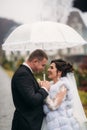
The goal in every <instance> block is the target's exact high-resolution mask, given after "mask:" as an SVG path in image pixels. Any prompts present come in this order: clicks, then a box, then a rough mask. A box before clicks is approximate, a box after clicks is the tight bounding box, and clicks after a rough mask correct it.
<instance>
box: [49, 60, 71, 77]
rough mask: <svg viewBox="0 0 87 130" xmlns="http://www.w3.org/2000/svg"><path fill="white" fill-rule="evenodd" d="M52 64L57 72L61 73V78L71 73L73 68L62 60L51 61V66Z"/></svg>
mask: <svg viewBox="0 0 87 130" xmlns="http://www.w3.org/2000/svg"><path fill="white" fill-rule="evenodd" d="M52 63H54V64H55V65H56V68H57V70H58V71H61V72H62V74H61V77H64V76H66V75H67V73H69V72H73V70H74V69H73V66H72V65H71V64H70V63H67V62H66V61H64V60H62V59H55V60H52V61H51V64H52Z"/></svg>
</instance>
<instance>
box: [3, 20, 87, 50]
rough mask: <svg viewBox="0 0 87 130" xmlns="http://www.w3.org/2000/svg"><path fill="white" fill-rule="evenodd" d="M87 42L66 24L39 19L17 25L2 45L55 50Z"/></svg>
mask: <svg viewBox="0 0 87 130" xmlns="http://www.w3.org/2000/svg"><path fill="white" fill-rule="evenodd" d="M86 43H87V42H86V41H85V40H84V39H83V38H82V37H81V36H80V35H79V34H78V33H77V32H76V31H75V30H74V29H73V28H71V27H69V26H68V25H65V24H62V23H58V22H52V21H39V22H35V23H32V24H24V25H21V26H19V27H17V28H16V29H15V30H14V31H13V32H12V33H11V34H10V35H9V36H8V38H7V40H6V41H5V43H4V44H3V45H2V48H3V50H8V51H24V50H25V51H27V50H28V51H31V50H34V49H43V50H57V49H64V48H71V47H74V46H80V45H84V44H86Z"/></svg>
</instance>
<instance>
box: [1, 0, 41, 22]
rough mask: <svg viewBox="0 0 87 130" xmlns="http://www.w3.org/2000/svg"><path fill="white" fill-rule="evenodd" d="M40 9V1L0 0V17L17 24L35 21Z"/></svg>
mask: <svg viewBox="0 0 87 130" xmlns="http://www.w3.org/2000/svg"><path fill="white" fill-rule="evenodd" d="M38 3H39V4H38ZM40 9H41V4H40V0H0V17H6V18H10V19H11V18H12V19H14V20H16V21H17V22H24V23H28V22H31V21H35V20H37V19H38V15H39V12H40Z"/></svg>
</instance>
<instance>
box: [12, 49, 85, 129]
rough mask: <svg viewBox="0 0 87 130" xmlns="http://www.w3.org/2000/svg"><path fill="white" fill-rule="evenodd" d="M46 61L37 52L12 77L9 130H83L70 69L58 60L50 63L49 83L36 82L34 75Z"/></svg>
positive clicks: (70, 67) (80, 106)
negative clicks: (12, 108)
mask: <svg viewBox="0 0 87 130" xmlns="http://www.w3.org/2000/svg"><path fill="white" fill-rule="evenodd" d="M47 61H48V57H47V55H46V53H45V52H44V51H43V50H40V49H37V50H35V51H33V52H32V53H31V54H30V56H29V58H28V59H27V60H26V61H25V62H24V63H23V64H22V65H20V66H19V68H18V69H17V70H16V72H15V73H14V75H13V77H12V82H11V86H12V87H11V88H12V97H13V102H14V106H15V112H14V116H13V120H12V128H11V129H12V130H81V129H82V128H83V126H84V122H85V121H86V116H85V114H84V110H83V107H82V104H81V101H80V98H79V96H78V91H77V86H76V81H75V78H74V73H73V72H74V70H73V66H72V65H71V64H70V63H67V62H66V61H64V60H62V59H53V60H52V61H51V63H50V65H49V68H48V78H49V79H50V80H51V81H50V82H49V81H46V80H45V81H39V82H38V81H37V80H36V78H35V77H34V72H35V73H39V72H41V71H43V70H44V69H45V66H46V64H47ZM84 130H85V127H84Z"/></svg>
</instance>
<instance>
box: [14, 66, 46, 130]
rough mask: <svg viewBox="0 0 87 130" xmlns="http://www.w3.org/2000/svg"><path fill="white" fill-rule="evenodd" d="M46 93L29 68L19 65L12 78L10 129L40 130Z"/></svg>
mask: <svg viewBox="0 0 87 130" xmlns="http://www.w3.org/2000/svg"><path fill="white" fill-rule="evenodd" d="M47 95H48V93H47V92H46V91H45V90H44V89H43V88H40V87H39V85H38V83H37V81H36V79H35V78H34V76H33V73H32V72H31V70H30V69H29V68H28V67H27V66H25V65H21V66H20V67H19V68H18V70H17V71H16V72H15V74H14V76H13V78H12V96H13V102H14V105H15V108H16V110H15V112H14V117H13V121H12V130H40V129H41V125H42V120H43V116H44V114H43V101H44V99H45V98H46V97H47Z"/></svg>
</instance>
